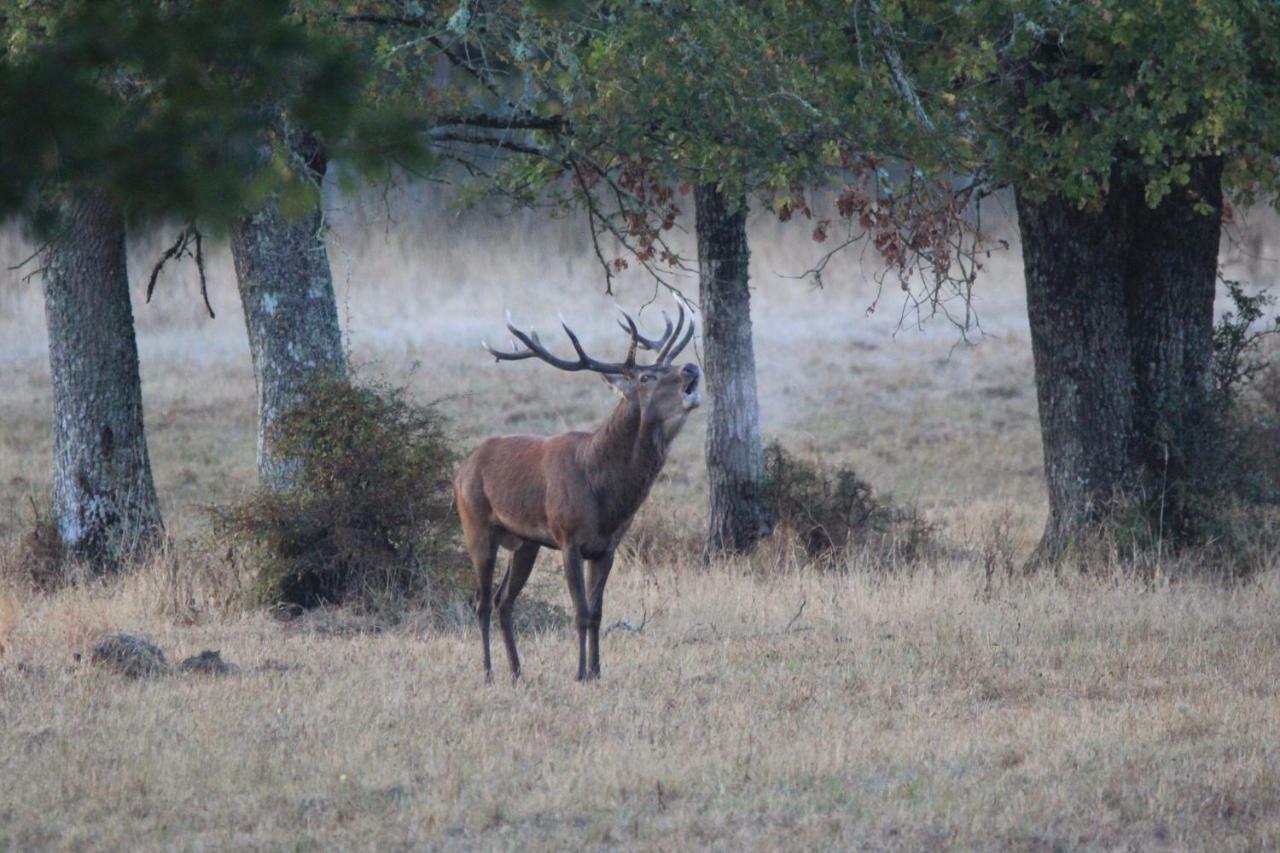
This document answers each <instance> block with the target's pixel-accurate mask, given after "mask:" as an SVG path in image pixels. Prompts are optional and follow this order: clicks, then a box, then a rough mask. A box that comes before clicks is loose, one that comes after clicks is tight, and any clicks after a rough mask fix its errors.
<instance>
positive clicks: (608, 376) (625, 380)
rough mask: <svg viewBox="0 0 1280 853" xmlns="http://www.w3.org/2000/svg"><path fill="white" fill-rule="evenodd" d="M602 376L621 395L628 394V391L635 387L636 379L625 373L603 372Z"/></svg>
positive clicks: (605, 382)
mask: <svg viewBox="0 0 1280 853" xmlns="http://www.w3.org/2000/svg"><path fill="white" fill-rule="evenodd" d="M600 378H601V379H603V380H604V384H606V385H608V386H609V388H610V389H611V390H612V391H613V393H615V394H617V395H618V396H619V397H625V396H627V392H628V391H630V390H631V389H632V388H634V387H635V380H634V379H632V378H631V377H630V376H628V375H627V374H625V373H601V374H600Z"/></svg>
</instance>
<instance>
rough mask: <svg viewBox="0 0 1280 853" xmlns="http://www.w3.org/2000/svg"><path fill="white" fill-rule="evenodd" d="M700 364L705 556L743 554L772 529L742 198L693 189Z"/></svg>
mask: <svg viewBox="0 0 1280 853" xmlns="http://www.w3.org/2000/svg"><path fill="white" fill-rule="evenodd" d="M694 203H695V208H696V214H697V233H698V268H699V271H700V274H699V288H700V292H701V301H702V321H703V330H702V340H703V345H704V350H703V354H702V355H703V361H704V364H705V367H706V377H707V378H706V381H707V397H708V401H709V402H708V411H707V448H706V454H707V480H708V483H709V486H710V500H709V507H708V516H709V518H708V530H707V541H706V548H705V552H706V554H707V555H708V556H710V555H716V554H724V553H735V552H743V551H748V550H750V549H751V548H752V547H753V546H754V545H755V544H756V543H757V542H758V541H759V540H760V539H762V538H763V537H765V536H768V535H769V532H770V531H771V530H772V529H773V519H772V517H771V513H770V511H769V508H768V506H767V505H766V504H765V500H764V494H763V491H762V483H761V480H762V479H763V477H764V452H763V449H762V446H761V441H760V406H759V404H758V402H757V400H756V362H755V353H754V350H753V347H752V344H751V291H750V289H749V287H748V280H747V263H748V260H749V257H750V255H749V252H748V249H747V228H746V201H745V199H739V200H738V203H736V204H734V203H732V202H731V201H729V200H726V199H725V197H724V195H723V194H722V193H721V192H720V191H719V190H718V189H717V188H716V187H715V186H712V185H702V186H699V187H697V188H696V189H695V190H694Z"/></svg>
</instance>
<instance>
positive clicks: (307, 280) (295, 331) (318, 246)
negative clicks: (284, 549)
mask: <svg viewBox="0 0 1280 853" xmlns="http://www.w3.org/2000/svg"><path fill="white" fill-rule="evenodd" d="M297 153H299V154H300V155H302V156H303V157H304V159H305V160H306V161H307V163H308V168H310V169H311V170H312V173H313V176H314V178H315V179H316V180H320V179H321V178H322V177H323V175H324V171H325V162H324V155H323V151H321V150H320V149H319V148H318V147H317V146H315V143H314V142H313V141H304V142H302V143H300V144H299V146H298V151H297ZM231 254H232V257H233V259H234V260H235V267H236V278H237V279H238V281H239V286H240V300H241V302H242V303H243V304H244V319H245V326H246V327H247V328H248V333H249V349H250V351H251V352H252V355H253V376H254V381H255V382H256V384H257V389H258V479H259V481H260V482H261V483H262V485H264V486H266V487H267V488H270V489H280V488H284V487H285V486H287V485H288V484H289V481H290V477H291V473H292V472H293V470H294V464H293V463H292V461H291V460H290V459H288V458H287V457H286V455H285V454H284V452H283V451H282V450H281V448H280V443H279V441H278V436H277V435H276V429H275V427H276V424H277V422H278V421H279V420H280V416H281V415H283V414H284V413H285V412H287V411H288V410H289V409H290V408H292V407H294V406H296V405H298V404H300V403H302V402H303V401H304V399H305V395H306V389H307V386H308V384H309V383H311V382H313V381H315V380H317V379H319V378H322V377H324V376H339V377H342V376H345V375H346V359H345V356H344V353H343V350H342V333H341V331H340V329H339V326H338V306H337V303H336V302H335V300H334V293H333V276H332V273H331V272H330V269H329V256H328V253H327V251H326V249H325V241H324V218H323V215H322V212H321V210H320V207H319V204H317V206H316V208H315V209H313V210H311V211H308V212H307V213H306V215H304V216H302V217H301V218H299V219H296V220H293V219H287V218H285V217H284V216H283V215H282V214H281V212H280V210H279V207H278V206H277V205H276V204H275V203H274V202H272V203H269V204H267V205H266V206H265V207H263V208H262V209H261V210H258V211H255V212H254V213H252V214H251V215H249V216H247V217H245V219H244V220H242V221H241V222H240V223H239V224H238V225H237V226H236V228H235V229H234V231H233V232H232V234H231Z"/></svg>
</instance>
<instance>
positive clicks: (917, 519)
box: [764, 441, 936, 566]
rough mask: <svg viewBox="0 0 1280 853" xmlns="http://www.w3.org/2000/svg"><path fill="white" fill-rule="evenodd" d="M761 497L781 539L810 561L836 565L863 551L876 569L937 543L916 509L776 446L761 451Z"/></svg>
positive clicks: (847, 471)
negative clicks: (791, 540) (793, 541)
mask: <svg viewBox="0 0 1280 853" xmlns="http://www.w3.org/2000/svg"><path fill="white" fill-rule="evenodd" d="M764 487H765V496H766V499H767V500H768V501H769V504H770V506H771V508H772V510H773V512H774V513H775V515H776V517H777V519H778V528H779V530H780V531H782V532H783V533H787V534H790V535H792V536H795V537H796V538H797V539H798V541H799V542H800V544H801V545H802V546H803V547H804V549H805V551H806V552H807V553H808V554H809V555H810V556H811V557H819V558H826V559H827V560H829V561H832V562H834V561H836V560H839V559H841V558H843V557H845V556H847V555H849V554H851V553H853V552H857V551H861V552H863V553H864V554H865V556H866V558H867V559H868V561H869V562H870V563H872V564H874V565H880V566H893V565H896V564H901V563H913V562H916V561H918V560H920V559H921V558H922V557H924V556H925V554H926V553H927V552H928V551H929V550H930V549H931V547H932V545H933V542H934V539H935V533H936V531H935V529H934V527H933V525H931V524H929V523H928V522H927V521H925V520H924V519H923V518H922V517H921V516H920V514H919V513H918V512H917V511H916V509H915V508H914V507H899V506H894V505H893V504H892V502H890V501H888V500H886V499H882V498H880V497H878V496H877V495H876V494H875V492H874V490H873V489H872V488H871V486H870V484H868V483H867V482H866V481H865V480H863V479H862V478H861V477H859V476H858V474H857V472H855V471H854V470H853V469H852V468H849V467H846V466H839V467H836V468H828V467H825V466H822V465H819V464H817V463H814V462H810V461H808V460H804V459H800V458H799V457H797V456H795V455H794V454H792V453H791V452H790V451H788V450H786V449H785V448H784V447H783V446H782V445H781V444H780V443H778V442H776V441H775V442H772V443H770V444H769V446H768V447H767V448H765V483H764Z"/></svg>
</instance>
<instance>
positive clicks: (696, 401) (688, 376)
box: [680, 364, 702, 412]
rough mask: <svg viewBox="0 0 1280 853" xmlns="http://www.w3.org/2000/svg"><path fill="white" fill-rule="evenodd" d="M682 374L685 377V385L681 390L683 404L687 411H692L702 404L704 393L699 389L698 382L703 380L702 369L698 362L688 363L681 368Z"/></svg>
mask: <svg viewBox="0 0 1280 853" xmlns="http://www.w3.org/2000/svg"><path fill="white" fill-rule="evenodd" d="M680 375H681V377H682V378H683V379H684V386H683V387H682V388H681V389H680V391H681V404H682V405H683V406H684V410H685V411H686V412H689V411H692V410H693V409H696V408H698V407H699V406H701V405H702V394H701V392H700V391H699V390H698V383H699V382H701V380H702V371H701V370H699V369H698V365H696V364H686V365H685V366H684V367H682V368H680Z"/></svg>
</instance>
